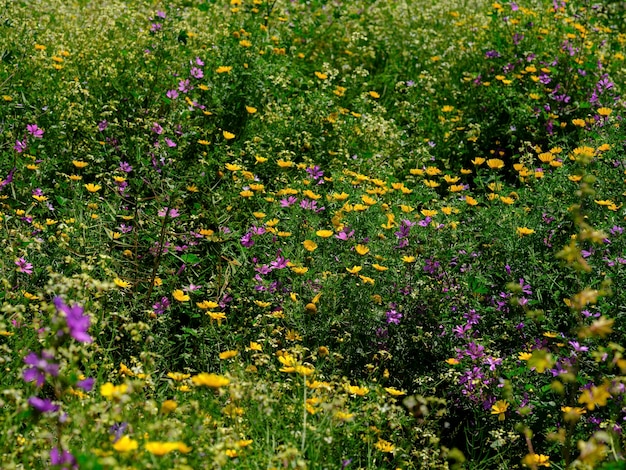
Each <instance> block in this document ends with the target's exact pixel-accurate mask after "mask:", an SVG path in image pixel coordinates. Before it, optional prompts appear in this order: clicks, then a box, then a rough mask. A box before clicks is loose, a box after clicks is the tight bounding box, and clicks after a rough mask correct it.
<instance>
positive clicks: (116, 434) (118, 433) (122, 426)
mask: <svg viewBox="0 0 626 470" xmlns="http://www.w3.org/2000/svg"><path fill="white" fill-rule="evenodd" d="M126 429H128V423H127V422H121V423H115V424H114V425H112V426H111V427H110V428H109V432H110V433H111V434H113V442H117V441H118V440H120V439H121V437H122V436H123V435H124V433H125V432H126Z"/></svg>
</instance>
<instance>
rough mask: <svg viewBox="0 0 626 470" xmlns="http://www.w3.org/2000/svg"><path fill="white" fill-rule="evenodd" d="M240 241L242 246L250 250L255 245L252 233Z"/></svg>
mask: <svg viewBox="0 0 626 470" xmlns="http://www.w3.org/2000/svg"><path fill="white" fill-rule="evenodd" d="M239 241H240V242H241V245H242V246H245V247H246V248H250V247H251V246H252V245H254V240H253V239H252V234H251V233H250V232H248V233H246V234H245V235H244V236H243V237H241V239H240V240H239Z"/></svg>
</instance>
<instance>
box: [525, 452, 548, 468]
mask: <svg viewBox="0 0 626 470" xmlns="http://www.w3.org/2000/svg"><path fill="white" fill-rule="evenodd" d="M522 464H523V465H525V466H526V467H531V468H537V467H549V466H550V457H548V456H547V455H543V454H526V456H525V457H524V458H523V459H522Z"/></svg>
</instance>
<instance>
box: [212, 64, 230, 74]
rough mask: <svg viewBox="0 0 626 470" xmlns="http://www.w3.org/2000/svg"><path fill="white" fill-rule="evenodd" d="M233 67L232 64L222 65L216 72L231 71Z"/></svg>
mask: <svg viewBox="0 0 626 470" xmlns="http://www.w3.org/2000/svg"><path fill="white" fill-rule="evenodd" d="M232 69H233V68H232V67H230V66H226V65H220V66H219V67H218V68H217V70H215V72H216V73H230V71H231V70H232Z"/></svg>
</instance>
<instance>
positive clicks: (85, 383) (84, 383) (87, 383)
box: [76, 377, 96, 392]
mask: <svg viewBox="0 0 626 470" xmlns="http://www.w3.org/2000/svg"><path fill="white" fill-rule="evenodd" d="M95 383H96V379H94V378H93V377H87V378H86V379H83V380H79V381H78V382H76V386H77V387H78V388H80V389H83V390H84V391H85V392H89V391H91V389H92V388H93V386H94V384H95Z"/></svg>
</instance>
